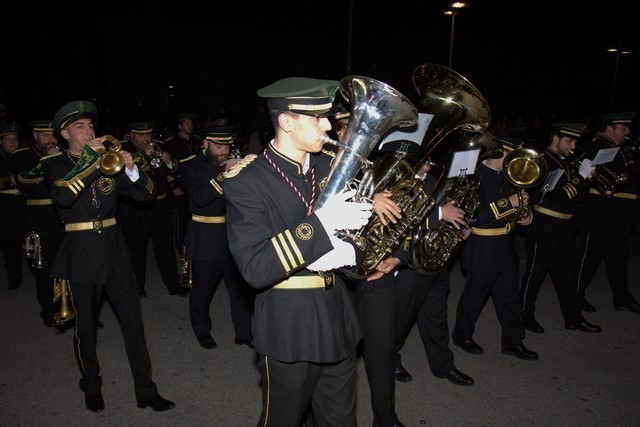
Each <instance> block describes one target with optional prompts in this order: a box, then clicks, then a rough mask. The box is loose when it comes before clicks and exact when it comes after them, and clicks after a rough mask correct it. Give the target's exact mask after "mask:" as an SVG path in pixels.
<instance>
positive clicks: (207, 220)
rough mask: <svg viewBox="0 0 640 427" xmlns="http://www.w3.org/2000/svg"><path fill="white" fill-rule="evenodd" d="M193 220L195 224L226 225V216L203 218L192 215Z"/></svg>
mask: <svg viewBox="0 0 640 427" xmlns="http://www.w3.org/2000/svg"><path fill="white" fill-rule="evenodd" d="M191 219H192V220H194V221H195V222H201V223H204V224H224V223H225V217H224V216H203V215H196V214H192V215H191Z"/></svg>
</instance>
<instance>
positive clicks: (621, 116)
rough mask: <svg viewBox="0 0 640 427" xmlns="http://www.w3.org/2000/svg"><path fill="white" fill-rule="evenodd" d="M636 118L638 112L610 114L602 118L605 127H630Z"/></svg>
mask: <svg viewBox="0 0 640 427" xmlns="http://www.w3.org/2000/svg"><path fill="white" fill-rule="evenodd" d="M635 116H636V111H623V112H618V113H609V114H605V115H604V116H601V117H600V120H602V123H603V124H605V125H629V124H631V122H632V121H633V119H634V118H635Z"/></svg>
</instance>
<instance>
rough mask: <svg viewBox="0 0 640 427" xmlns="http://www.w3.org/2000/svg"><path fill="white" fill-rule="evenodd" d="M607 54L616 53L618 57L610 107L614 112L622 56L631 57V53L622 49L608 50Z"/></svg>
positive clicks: (614, 71) (614, 70)
mask: <svg viewBox="0 0 640 427" xmlns="http://www.w3.org/2000/svg"><path fill="white" fill-rule="evenodd" d="M607 52H609V53H614V54H615V55H616V65H615V67H614V69H613V85H612V87H611V104H610V105H609V110H610V111H612V110H613V103H614V100H615V98H616V84H617V83H618V67H619V66H620V56H622V55H629V54H630V53H631V51H629V50H622V49H616V48H612V49H607Z"/></svg>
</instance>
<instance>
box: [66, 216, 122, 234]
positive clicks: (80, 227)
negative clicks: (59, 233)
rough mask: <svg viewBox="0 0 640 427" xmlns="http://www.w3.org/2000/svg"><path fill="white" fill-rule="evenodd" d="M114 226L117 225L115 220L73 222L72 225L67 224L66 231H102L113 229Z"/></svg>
mask: <svg viewBox="0 0 640 427" xmlns="http://www.w3.org/2000/svg"><path fill="white" fill-rule="evenodd" d="M112 225H116V219H115V218H107V219H94V220H93V221H87V222H72V223H71V224H65V225H64V231H86V230H96V231H100V230H102V229H103V228H107V227H111V226H112Z"/></svg>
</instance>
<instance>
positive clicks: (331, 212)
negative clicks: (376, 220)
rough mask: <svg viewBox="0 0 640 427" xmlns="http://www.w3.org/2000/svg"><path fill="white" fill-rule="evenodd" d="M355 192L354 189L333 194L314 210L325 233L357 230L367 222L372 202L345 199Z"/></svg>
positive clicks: (371, 210) (371, 209)
mask: <svg viewBox="0 0 640 427" xmlns="http://www.w3.org/2000/svg"><path fill="white" fill-rule="evenodd" d="M355 194H356V190H349V191H344V192H342V193H338V194H334V195H333V196H331V197H329V198H328V199H327V201H326V202H325V204H324V206H322V207H321V208H320V209H318V210H317V211H316V216H317V217H318V219H319V220H320V222H321V223H322V226H323V227H324V229H325V231H326V232H327V234H329V235H332V234H335V232H336V231H337V230H357V229H360V228H362V227H363V226H365V225H366V224H367V222H369V217H370V216H371V213H372V212H373V204H371V203H365V202H363V203H356V202H347V201H346V200H348V199H350V198H352V197H353V196H355Z"/></svg>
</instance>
